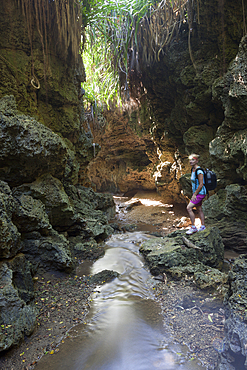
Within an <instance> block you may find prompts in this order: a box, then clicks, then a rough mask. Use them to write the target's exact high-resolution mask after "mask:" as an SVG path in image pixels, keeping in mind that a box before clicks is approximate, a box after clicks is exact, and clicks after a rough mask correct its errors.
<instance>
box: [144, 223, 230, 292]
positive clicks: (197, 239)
mask: <svg viewBox="0 0 247 370" xmlns="http://www.w3.org/2000/svg"><path fill="white" fill-rule="evenodd" d="M184 235H185V233H184V231H175V232H173V233H171V234H168V235H167V236H166V237H162V238H154V239H149V240H148V241H146V242H144V243H143V244H142V245H141V247H140V252H141V253H142V254H143V255H144V258H145V260H146V261H147V263H148V265H149V268H150V271H151V273H152V274H154V275H159V274H162V273H163V272H168V273H170V274H171V275H172V276H174V277H176V278H181V277H182V276H184V275H190V276H193V277H194V281H195V283H196V284H197V286H199V287H200V288H201V289H208V288H214V289H216V288H217V287H218V286H220V285H223V284H225V283H226V281H227V275H226V274H224V273H222V272H220V271H219V270H218V269H217V268H220V267H222V264H223V258H224V245H223V242H222V239H221V237H220V233H219V230H218V229H217V228H215V227H212V228H207V229H206V230H204V231H203V232H198V233H195V234H193V235H191V236H190V241H191V242H192V243H193V244H194V245H195V246H196V247H199V248H200V249H201V250H199V249H193V248H187V247H185V245H184V242H183V239H182V238H183V236H184Z"/></svg>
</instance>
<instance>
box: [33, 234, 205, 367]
mask: <svg viewBox="0 0 247 370" xmlns="http://www.w3.org/2000/svg"><path fill="white" fill-rule="evenodd" d="M148 237H149V236H148V235H146V234H144V233H142V232H133V233H125V234H120V235H113V236H112V237H111V238H110V239H109V241H107V242H106V250H105V255H104V257H102V258H100V259H99V260H97V261H96V262H95V263H94V264H93V266H92V267H91V273H92V274H95V273H97V272H100V271H102V270H105V269H107V270H114V271H117V272H118V273H119V274H120V275H119V277H118V278H115V279H114V280H113V281H111V282H110V283H105V284H103V285H102V286H100V287H99V286H98V287H97V288H96V290H95V292H94V294H93V295H92V302H91V303H92V304H91V309H90V312H89V315H88V316H87V322H86V323H85V324H81V325H77V326H76V327H74V328H73V329H72V330H70V332H69V334H70V336H69V337H68V338H66V339H65V340H64V343H62V344H61V345H60V346H59V352H58V353H56V354H55V355H53V356H44V357H43V358H42V359H41V360H40V361H39V363H38V364H37V366H36V367H35V369H37V370H39V369H42V370H44V369H45V370H65V369H66V370H67V369H69V370H86V369H90V370H155V369H162V370H202V369H205V367H203V366H202V365H200V364H199V363H198V362H197V361H195V360H193V359H191V358H190V354H189V351H188V348H187V347H186V346H181V345H177V344H174V343H173V342H172V338H171V337H170V336H169V333H168V332H167V330H166V331H165V330H164V327H163V323H162V316H161V314H160V308H159V305H158V303H157V302H156V301H155V298H154V295H153V286H154V284H155V283H156V281H155V280H154V279H152V276H151V275H150V273H149V272H148V271H147V270H146V269H145V268H144V262H143V259H142V256H141V255H140V254H139V244H140V243H141V241H143V240H145V239H147V238H148Z"/></svg>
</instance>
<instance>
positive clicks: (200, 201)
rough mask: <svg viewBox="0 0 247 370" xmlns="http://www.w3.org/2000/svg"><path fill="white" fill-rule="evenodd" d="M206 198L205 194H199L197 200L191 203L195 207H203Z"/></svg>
mask: <svg viewBox="0 0 247 370" xmlns="http://www.w3.org/2000/svg"><path fill="white" fill-rule="evenodd" d="M205 196H206V195H205V194H197V196H196V199H195V200H190V201H191V203H193V204H194V205H195V206H201V205H202V201H203V199H204V198H205Z"/></svg>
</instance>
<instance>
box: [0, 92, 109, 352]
mask: <svg viewBox="0 0 247 370" xmlns="http://www.w3.org/2000/svg"><path fill="white" fill-rule="evenodd" d="M0 138H1V139H0V140H1V147H2V150H1V154H0V226H1V227H0V302H1V304H0V325H1V330H0V351H3V350H6V349H8V348H10V347H11V346H13V345H16V344H18V342H19V341H20V340H21V339H22V338H23V336H24V335H29V334H30V333H31V332H32V331H33V330H34V328H35V325H36V314H37V312H36V309H35V307H34V305H33V299H34V289H33V280H32V278H33V276H34V274H35V273H36V272H37V271H38V270H40V269H45V270H47V269H55V270H62V271H68V272H70V271H72V270H73V268H74V267H75V262H76V259H77V258H80V259H81V258H83V259H86V258H89V259H95V258H97V257H98V256H99V255H101V254H102V253H103V249H102V247H101V246H100V244H99V243H100V242H101V241H102V240H104V239H105V238H106V237H107V236H108V235H109V234H111V233H112V232H113V229H112V228H111V227H110V226H109V225H108V219H109V218H110V217H112V216H113V214H114V210H115V205H114V201H113V198H112V197H111V196H110V195H103V194H97V193H95V192H94V191H93V190H92V189H90V188H85V187H83V186H81V185H75V183H76V182H77V179H78V171H79V167H80V166H79V163H78V161H77V159H76V158H75V155H74V153H73V151H71V149H70V146H68V145H67V143H66V142H65V141H64V140H63V139H62V138H61V137H60V136H59V135H57V134H55V133H54V132H53V131H52V130H51V129H49V128H47V127H45V126H44V125H42V124H41V123H39V122H37V121H36V120H35V119H33V118H31V117H28V116H25V115H23V114H20V113H19V112H18V111H17V109H16V103H15V99H14V97H13V96H6V97H4V98H3V99H1V100H0ZM6 333H7V334H6Z"/></svg>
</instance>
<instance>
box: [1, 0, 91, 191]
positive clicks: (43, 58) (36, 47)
mask: <svg viewBox="0 0 247 370" xmlns="http://www.w3.org/2000/svg"><path fill="white" fill-rule="evenodd" d="M20 3H21V2H18V1H17V0H8V1H7V0H4V1H1V4H0V73H1V80H0V99H1V98H2V97H4V96H5V95H14V97H15V99H16V103H17V107H18V109H19V111H20V112H22V113H23V114H25V115H29V116H31V117H34V118H35V119H36V120H37V121H38V122H40V123H41V124H43V125H45V126H47V127H49V128H50V129H51V130H52V131H53V132H54V133H57V134H59V135H60V136H61V137H63V138H64V139H65V140H66V142H67V145H68V146H69V148H70V150H71V152H74V156H76V157H77V160H78V163H79V165H80V171H79V181H80V183H81V184H84V185H86V184H89V181H88V177H87V171H86V167H87V165H88V163H89V161H90V159H91V158H92V154H93V150H92V138H91V137H89V136H88V135H86V134H85V132H84V129H83V120H84V110H83V102H82V98H81V95H80V94H81V93H80V89H81V82H83V81H85V71H84V66H83V62H82V59H81V57H80V56H79V55H78V58H77V60H74V58H72V55H71V52H70V50H68V52H67V53H66V52H64V53H62V52H61V50H60V49H59V47H58V36H57V35H55V34H50V35H49V42H48V43H47V44H45V40H44V37H43V38H42V36H41V35H40V34H39V32H38V30H37V22H35V15H34V14H31V18H32V22H31V23H32V24H31V26H30V25H29V27H31V30H30V32H31V36H30V32H28V23H27V20H26V18H25V17H24V15H23V13H22V9H21V6H20ZM50 6H51V7H52V2H51V3H50ZM35 25H36V27H35ZM42 43H43V46H44V47H42ZM68 49H70V48H68ZM37 87H39V88H37Z"/></svg>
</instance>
